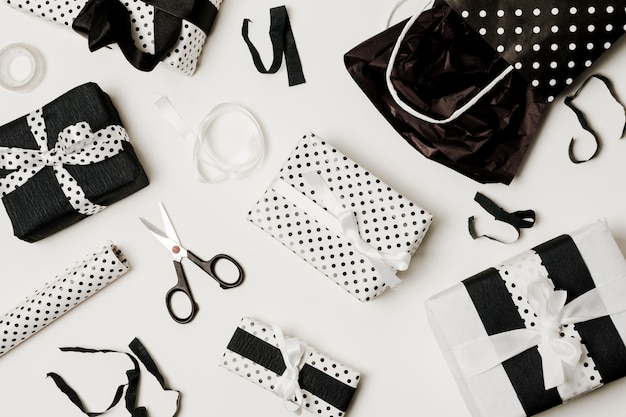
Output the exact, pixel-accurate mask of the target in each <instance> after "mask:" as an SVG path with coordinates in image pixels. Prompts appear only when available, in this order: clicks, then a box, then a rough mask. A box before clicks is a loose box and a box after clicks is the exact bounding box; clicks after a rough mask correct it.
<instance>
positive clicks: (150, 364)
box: [47, 338, 178, 417]
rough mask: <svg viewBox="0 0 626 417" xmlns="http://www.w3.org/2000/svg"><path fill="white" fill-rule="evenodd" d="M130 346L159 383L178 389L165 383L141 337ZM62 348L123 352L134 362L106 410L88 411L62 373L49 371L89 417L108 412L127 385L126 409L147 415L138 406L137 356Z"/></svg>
mask: <svg viewBox="0 0 626 417" xmlns="http://www.w3.org/2000/svg"><path fill="white" fill-rule="evenodd" d="M129 347H130V349H131V351H132V352H133V353H134V354H135V356H136V357H137V358H138V359H139V360H140V361H141V363H142V364H143V365H144V366H145V367H146V369H147V370H148V372H150V373H151V374H152V375H153V376H154V377H155V378H156V380H157V381H158V382H159V384H160V385H161V387H162V388H163V389H164V390H165V391H176V390H172V389H170V388H168V387H167V385H166V384H165V379H164V378H163V375H162V374H161V372H160V371H159V369H158V367H157V365H156V363H155V362H154V360H153V359H152V357H151V356H150V354H149V353H148V351H147V350H146V348H145V346H144V345H143V344H142V343H141V342H140V341H139V339H137V338H135V339H133V341H132V342H131V343H130V344H129ZM60 349H61V351H62V352H79V353H121V354H125V355H126V356H128V358H129V359H130V360H131V361H132V363H133V368H132V369H129V370H127V371H126V377H127V379H128V383H127V384H123V385H120V386H118V387H117V389H116V390H115V395H114V397H113V401H112V402H111V404H110V405H109V406H108V407H107V409H106V410H104V411H95V412H94V411H87V410H86V409H85V406H84V405H83V403H82V401H81V400H80V397H79V396H78V394H77V393H76V391H75V390H74V389H73V388H72V387H70V386H69V385H68V384H67V383H66V382H65V380H64V379H63V378H62V377H61V376H60V375H58V374H56V373H54V372H49V373H48V374H47V376H49V377H50V378H52V380H53V381H54V383H55V384H56V385H57V387H58V388H59V389H60V390H61V392H63V393H64V394H65V395H66V396H67V397H68V398H69V399H70V401H71V402H72V403H74V405H76V406H77V407H78V408H79V409H80V411H82V412H83V413H84V414H86V415H87V416H89V417H97V416H99V415H101V414H104V413H106V412H107V411H109V410H110V409H111V408H113V407H115V406H116V405H117V404H118V403H119V402H120V400H121V399H122V394H123V392H124V387H125V386H126V387H127V389H126V396H125V398H124V401H125V403H126V409H127V410H128V411H129V413H130V414H131V416H132V417H147V415H148V411H147V410H146V408H145V407H138V406H137V396H138V392H139V382H140V376H141V373H140V369H139V362H137V359H135V356H133V355H131V354H130V353H126V352H120V351H116V350H110V349H88V348H82V347H63V348H60ZM176 392H178V391H176Z"/></svg>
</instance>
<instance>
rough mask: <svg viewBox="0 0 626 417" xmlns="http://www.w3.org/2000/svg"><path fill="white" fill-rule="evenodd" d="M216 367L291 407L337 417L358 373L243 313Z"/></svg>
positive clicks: (347, 402) (343, 412) (353, 389)
mask: <svg viewBox="0 0 626 417" xmlns="http://www.w3.org/2000/svg"><path fill="white" fill-rule="evenodd" d="M220 366H222V367H224V368H226V369H228V370H230V371H232V372H234V373H236V374H237V375H239V376H241V377H243V378H245V379H247V380H249V381H251V382H253V383H255V384H257V385H259V386H261V387H263V388H265V389H267V390H269V391H271V392H273V393H274V394H276V395H278V396H280V397H282V398H283V399H284V400H285V402H286V405H287V402H288V403H289V407H290V408H291V409H293V410H292V411H299V410H303V409H304V410H308V411H310V412H312V413H314V414H315V415H320V416H323V417H341V416H345V415H346V410H347V409H348V407H349V406H350V402H351V400H352V397H353V396H354V393H355V392H356V389H357V385H358V383H359V380H360V373H359V372H358V371H355V370H353V369H350V368H348V367H347V366H345V365H342V364H341V363H339V362H337V361H335V360H333V359H332V358H329V357H328V356H326V355H324V354H322V353H319V352H317V351H316V350H315V349H313V348H311V347H310V346H307V345H306V344H304V343H302V342H300V341H299V340H298V339H296V338H290V337H286V336H285V335H283V333H282V330H281V329H280V328H279V327H278V326H275V325H271V326H270V325H267V324H264V323H262V322H260V321H258V320H254V319H251V318H248V317H244V318H243V319H242V320H241V323H240V324H239V327H237V329H236V330H235V333H234V334H233V337H232V339H231V340H230V342H229V343H228V346H227V348H226V351H225V352H224V355H223V357H222V361H221V362H220Z"/></svg>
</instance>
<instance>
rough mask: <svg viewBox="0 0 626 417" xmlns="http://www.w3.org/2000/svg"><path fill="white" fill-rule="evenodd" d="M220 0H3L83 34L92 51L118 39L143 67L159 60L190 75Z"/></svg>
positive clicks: (134, 62) (149, 67) (133, 61)
mask: <svg viewBox="0 0 626 417" xmlns="http://www.w3.org/2000/svg"><path fill="white" fill-rule="evenodd" d="M222 1H223V0H179V1H176V2H171V1H169V0H129V1H118V0H70V1H63V0H4V2H5V3H6V4H8V5H9V6H11V7H13V8H14V9H17V10H21V11H23V12H26V13H30V14H32V15H34V16H37V17H40V18H42V19H45V20H48V21H50V22H54V23H57V24H60V25H63V26H66V27H69V28H73V29H74V30H75V31H76V32H78V33H81V34H83V35H85V36H86V37H87V38H88V46H89V49H90V50H91V51H92V52H93V51H95V50H97V49H100V48H102V47H104V46H107V45H110V44H117V46H118V47H119V49H120V50H121V52H122V53H123V55H124V56H125V57H126V59H127V60H128V61H129V62H130V63H131V64H132V65H133V66H134V67H136V68H138V69H140V70H142V71H151V70H152V69H153V68H154V67H155V66H156V65H157V64H158V63H159V62H164V63H166V64H167V65H169V66H171V67H173V68H175V69H177V70H179V71H181V72H183V73H184V74H187V75H193V73H194V72H195V71H196V67H197V65H198V60H199V58H200V54H201V53H202V48H203V47H204V44H205V42H206V40H207V36H208V35H209V33H210V31H211V28H212V26H213V23H214V20H215V17H216V15H217V12H218V10H219V8H220V6H221V3H222Z"/></svg>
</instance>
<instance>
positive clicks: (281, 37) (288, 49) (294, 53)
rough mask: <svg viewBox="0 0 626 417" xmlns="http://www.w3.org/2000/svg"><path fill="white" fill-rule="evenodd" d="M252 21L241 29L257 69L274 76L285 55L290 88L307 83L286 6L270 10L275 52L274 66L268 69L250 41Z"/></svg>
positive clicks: (245, 23)
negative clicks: (249, 33)
mask: <svg viewBox="0 0 626 417" xmlns="http://www.w3.org/2000/svg"><path fill="white" fill-rule="evenodd" d="M249 23H250V19H244V20H243V25H242V27H241V35H242V36H243V39H244V40H245V41H246V44H247V45H248V49H250V54H252V61H253V62H254V66H255V67H256V69H257V70H258V71H259V72H260V73H262V74H274V73H276V72H277V71H278V69H279V68H280V66H281V64H282V62H283V54H284V55H285V64H286V65H287V77H288V78H289V86H290V87H291V86H294V85H298V84H303V83H304V82H305V79H304V73H303V72H302V63H301V62H300V55H299V54H298V48H297V47H296V40H295V38H294V36H293V32H292V30H291V23H289V15H288V14H287V8H286V7H285V6H279V7H273V8H271V9H270V39H271V40H272V47H273V50H274V58H273V61H272V65H271V66H270V67H269V69H266V68H265V66H264V65H263V61H262V60H261V56H260V55H259V51H257V49H256V47H255V46H254V44H253V43H252V41H250V37H249V36H248V24H249Z"/></svg>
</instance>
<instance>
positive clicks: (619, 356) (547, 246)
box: [535, 235, 626, 383]
mask: <svg viewBox="0 0 626 417" xmlns="http://www.w3.org/2000/svg"><path fill="white" fill-rule="evenodd" d="M535 251H536V252H537V253H538V254H539V256H540V257H541V259H542V261H543V264H544V266H545V267H546V269H547V270H548V274H549V277H550V279H551V280H552V282H554V285H555V287H557V288H559V289H564V290H566V291H567V295H568V302H569V301H570V300H572V299H574V298H576V297H578V296H579V295H581V294H584V293H586V292H587V291H589V290H592V289H593V288H595V286H596V285H595V283H594V281H593V278H592V277H591V273H590V272H589V269H588V268H587V265H585V262H584V260H583V258H582V256H581V254H580V252H579V250H578V248H577V247H576V244H575V243H574V241H573V240H572V238H571V237H570V236H567V235H563V236H559V237H557V238H555V239H552V240H550V241H548V242H546V243H544V244H542V245H540V246H538V247H537V248H535ZM575 329H576V330H577V331H578V333H579V334H580V336H581V338H582V341H583V343H584V344H585V345H586V346H587V349H588V350H589V353H590V355H591V357H592V358H593V360H594V362H595V364H596V367H597V369H598V372H599V373H600V375H601V376H602V382H604V383H608V382H611V381H614V380H616V379H619V378H621V377H623V376H624V375H626V346H624V342H623V341H622V339H621V337H620V335H619V333H618V332H617V329H616V328H615V325H614V324H613V321H612V320H611V318H610V317H608V316H607V317H601V318H598V319H595V320H590V321H587V322H584V323H577V324H576V325H575Z"/></svg>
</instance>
